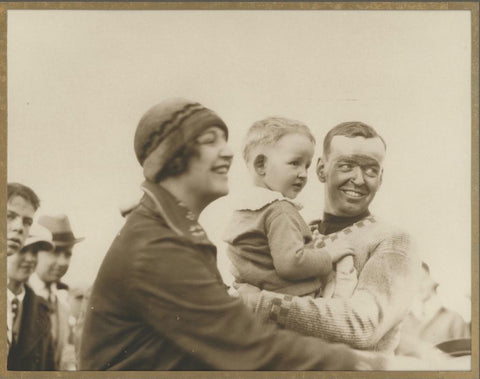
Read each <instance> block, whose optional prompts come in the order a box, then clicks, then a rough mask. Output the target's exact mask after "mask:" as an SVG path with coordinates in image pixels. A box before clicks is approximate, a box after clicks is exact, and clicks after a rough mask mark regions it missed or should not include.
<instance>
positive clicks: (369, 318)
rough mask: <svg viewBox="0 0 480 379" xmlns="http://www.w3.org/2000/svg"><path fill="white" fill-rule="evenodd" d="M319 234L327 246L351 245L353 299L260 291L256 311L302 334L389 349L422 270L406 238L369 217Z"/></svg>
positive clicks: (383, 349)
mask: <svg viewBox="0 0 480 379" xmlns="http://www.w3.org/2000/svg"><path fill="white" fill-rule="evenodd" d="M319 238H321V239H322V242H323V243H324V244H325V247H326V248H327V249H328V247H329V246H332V245H333V244H335V243H336V241H340V240H342V239H347V240H348V241H349V242H350V243H351V244H352V245H353V246H355V257H354V264H355V268H356V269H357V271H358V273H359V277H358V285H357V287H356V289H355V291H354V293H353V295H352V297H350V298H348V299H338V298H329V299H324V298H315V299H314V298H311V297H292V296H289V295H281V294H277V293H273V292H269V291H261V293H260V296H259V299H258V302H257V304H256V307H255V312H256V313H257V314H258V315H259V317H260V318H261V319H263V320H264V321H273V322H276V323H278V324H280V325H282V326H284V327H285V328H287V329H291V330H295V331H297V332H300V333H303V334H305V335H309V336H316V337H320V338H323V339H326V340H329V341H338V342H343V343H347V344H349V345H350V346H353V347H355V348H359V349H369V350H379V351H385V352H393V350H394V349H395V347H396V346H397V344H398V339H399V328H400V324H401V322H402V320H403V318H404V317H405V315H406V314H407V312H408V310H409V307H410V303H411V300H412V298H413V294H414V292H415V289H416V286H417V285H418V280H419V273H420V261H419V259H418V257H417V255H416V254H415V253H414V251H413V249H412V248H411V244H410V239H409V236H408V235H407V234H406V233H404V232H402V231H399V230H397V229H395V228H393V227H391V226H388V225H387V224H385V223H383V222H380V221H378V220H377V219H376V218H375V217H373V216H368V217H366V218H364V219H362V220H360V221H357V222H356V223H354V224H353V225H351V226H349V227H346V228H344V229H342V230H340V231H338V232H335V233H331V234H329V235H322V234H320V236H319ZM317 245H318V244H317ZM321 245H322V244H321V243H320V246H321Z"/></svg>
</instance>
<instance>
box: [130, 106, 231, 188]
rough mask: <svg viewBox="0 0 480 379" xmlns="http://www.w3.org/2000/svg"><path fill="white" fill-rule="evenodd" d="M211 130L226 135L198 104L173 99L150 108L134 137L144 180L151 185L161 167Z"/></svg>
mask: <svg viewBox="0 0 480 379" xmlns="http://www.w3.org/2000/svg"><path fill="white" fill-rule="evenodd" d="M212 126H217V127H219V128H221V129H222V130H224V131H225V133H226V134H227V135H228V129H227V126H226V125H225V123H224V122H223V121H222V119H221V118H220V117H218V116H217V115H216V114H215V113H214V112H213V111H211V110H209V109H207V108H205V107H204V106H203V105H201V104H199V103H193V102H189V101H187V100H183V99H177V100H170V101H167V102H164V103H160V104H157V105H156V106H154V107H153V108H151V109H150V110H149V111H148V112H147V113H145V115H144V116H143V117H142V119H141V120H140V122H139V125H138V127H137V131H136V133H135V152H136V154H137V159H138V161H139V162H140V164H142V166H143V173H144V176H145V178H146V179H147V180H150V181H155V179H156V177H157V175H158V173H159V172H160V171H161V170H162V169H163V168H164V166H165V164H167V163H168V162H169V161H170V160H171V159H172V158H173V157H174V156H175V154H176V153H177V152H178V151H179V150H180V149H181V148H182V147H184V146H185V145H186V144H187V143H189V142H190V141H192V140H193V139H194V138H196V137H197V136H198V135H199V134H201V133H202V132H203V131H204V130H205V129H208V128H209V127H212Z"/></svg>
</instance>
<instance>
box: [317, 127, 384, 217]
mask: <svg viewBox="0 0 480 379" xmlns="http://www.w3.org/2000/svg"><path fill="white" fill-rule="evenodd" d="M384 158H385V146H384V144H383V142H382V140H381V139H380V138H378V137H376V138H364V137H353V138H352V137H345V136H340V135H339V136H335V137H333V139H332V141H331V143H330V152H329V154H328V156H327V157H325V156H324V157H322V158H321V159H320V160H319V162H318V165H317V174H318V177H319V179H320V181H321V182H324V183H325V184H326V186H325V195H326V196H325V212H328V213H331V214H334V215H336V216H352V217H353V216H358V215H360V214H362V213H363V212H365V211H366V210H367V209H368V206H369V205H370V203H371V202H372V200H373V198H374V197H375V194H376V193H377V191H378V189H379V187H380V184H381V183H382V173H383V160H384Z"/></svg>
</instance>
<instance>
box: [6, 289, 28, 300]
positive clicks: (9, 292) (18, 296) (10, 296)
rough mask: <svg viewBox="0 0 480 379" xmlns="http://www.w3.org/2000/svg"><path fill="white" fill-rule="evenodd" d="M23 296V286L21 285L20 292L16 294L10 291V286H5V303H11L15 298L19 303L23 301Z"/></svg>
mask: <svg viewBox="0 0 480 379" xmlns="http://www.w3.org/2000/svg"><path fill="white" fill-rule="evenodd" d="M24 297H25V286H22V292H20V293H19V294H18V295H15V294H14V293H13V292H12V291H10V288H7V304H12V300H13V299H15V298H17V299H18V301H19V302H20V303H21V302H23V299H24Z"/></svg>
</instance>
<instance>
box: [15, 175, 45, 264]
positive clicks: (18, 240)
mask: <svg viewBox="0 0 480 379" xmlns="http://www.w3.org/2000/svg"><path fill="white" fill-rule="evenodd" d="M39 206H40V200H39V198H38V196H37V195H36V194H35V192H33V191H32V189H31V188H29V187H27V186H25V185H23V184H20V183H8V184H7V256H9V255H12V254H15V253H16V252H18V251H20V250H21V249H22V247H23V244H24V243H25V240H26V239H27V237H28V233H29V231H30V227H31V226H32V223H33V216H34V215H35V212H36V211H37V209H38V207H39Z"/></svg>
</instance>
